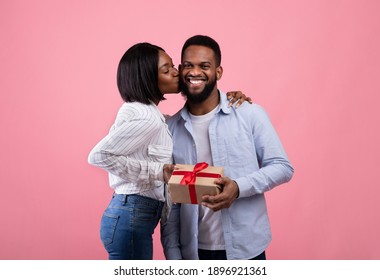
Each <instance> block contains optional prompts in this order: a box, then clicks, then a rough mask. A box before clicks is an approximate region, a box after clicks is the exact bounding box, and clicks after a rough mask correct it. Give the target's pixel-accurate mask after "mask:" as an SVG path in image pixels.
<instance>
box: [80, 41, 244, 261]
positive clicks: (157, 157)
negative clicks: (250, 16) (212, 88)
mask: <svg viewBox="0 0 380 280" xmlns="http://www.w3.org/2000/svg"><path fill="white" fill-rule="evenodd" d="M178 82H179V77H178V70H177V69H176V68H175V67H174V65H173V62H172V59H171V58H170V57H169V56H168V54H167V53H166V52H165V51H164V50H163V49H162V48H160V47H158V46H155V45H152V44H149V43H139V44H136V45H134V46H132V47H131V48H130V49H128V50H127V51H126V53H125V54H124V55H123V57H122V58H121V60H120V63H119V66H118V71H117V85H118V88H119V92H120V95H121V97H122V98H123V100H124V101H125V102H124V103H123V105H122V106H121V108H120V109H119V112H118V114H117V117H116V120H115V123H114V124H113V126H112V127H111V129H110V132H109V133H108V135H107V136H105V137H104V138H103V139H102V140H101V141H100V142H99V143H98V144H97V145H96V146H95V147H94V148H93V150H92V151H91V152H90V155H89V158H88V161H89V163H90V164H92V165H95V166H97V167H100V168H102V169H104V170H106V171H107V172H108V173H109V182H110V186H111V188H113V189H114V194H113V197H112V200H111V202H110V204H109V206H108V207H107V209H106V210H105V212H104V214H103V217H102V220H101V228H100V235H101V239H102V242H103V245H104V247H105V248H106V250H107V252H108V254H109V259H152V258H153V239H152V235H153V232H154V229H155V227H156V226H157V224H158V222H159V219H160V217H161V212H162V208H163V206H164V202H165V189H164V186H165V183H166V182H167V181H168V180H169V177H170V175H171V172H172V171H173V168H174V166H173V165H172V164H171V155H172V145H173V143H172V140H171V135H170V132H169V130H168V128H167V126H166V124H165V118H164V116H163V115H162V113H161V112H160V111H159V109H158V107H157V105H158V103H159V102H160V101H161V100H164V99H165V98H164V94H169V93H178V92H179V86H178ZM231 94H234V93H231ZM240 97H242V98H240ZM239 99H240V100H239ZM236 100H239V102H238V103H242V102H243V101H244V100H245V96H244V95H242V94H241V93H240V92H238V93H235V97H234V98H232V100H231V104H232V103H233V102H235V101H236Z"/></svg>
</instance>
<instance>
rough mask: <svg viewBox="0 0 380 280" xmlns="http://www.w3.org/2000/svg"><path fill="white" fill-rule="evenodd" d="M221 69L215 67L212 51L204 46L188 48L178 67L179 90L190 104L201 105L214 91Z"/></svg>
mask: <svg viewBox="0 0 380 280" xmlns="http://www.w3.org/2000/svg"><path fill="white" fill-rule="evenodd" d="M221 75H222V68H221V67H220V66H217V65H216V61H215V55H214V52H213V50H212V49H210V48H207V47H204V46H195V45H193V46H189V47H188V48H187V49H186V50H185V52H184V54H183V58H182V65H181V66H180V76H181V77H180V88H181V89H182V93H183V94H184V95H185V96H186V97H187V99H188V100H189V101H190V102H193V103H201V102H203V101H204V100H206V99H207V98H208V97H209V96H210V95H211V93H212V91H213V90H214V89H216V81H217V80H219V79H220V77H221Z"/></svg>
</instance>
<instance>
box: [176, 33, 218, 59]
mask: <svg viewBox="0 0 380 280" xmlns="http://www.w3.org/2000/svg"><path fill="white" fill-rule="evenodd" d="M194 45H195V46H203V47H208V48H210V49H212V50H213V51H214V55H215V61H216V66H220V63H221V61H222V54H221V52H220V47H219V44H218V43H217V42H216V41H215V40H214V39H212V38H211V37H209V36H205V35H195V36H193V37H191V38H189V39H187V40H186V42H185V44H184V45H183V47H182V52H181V61H182V59H183V55H184V53H185V50H186V49H187V48H188V47H190V46H194Z"/></svg>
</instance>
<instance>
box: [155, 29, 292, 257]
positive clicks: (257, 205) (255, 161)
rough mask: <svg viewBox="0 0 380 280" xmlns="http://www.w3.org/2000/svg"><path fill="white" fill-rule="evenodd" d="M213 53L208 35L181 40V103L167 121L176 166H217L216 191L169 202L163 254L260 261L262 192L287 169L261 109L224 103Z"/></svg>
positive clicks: (265, 237) (265, 228) (264, 242)
mask: <svg viewBox="0 0 380 280" xmlns="http://www.w3.org/2000/svg"><path fill="white" fill-rule="evenodd" d="M222 74H223V68H222V66H221V53H220V48H219V45H218V43H217V42H215V41H214V40H213V39H212V38H210V37H208V36H201V35H197V36H194V37H191V38H190V39H188V40H187V41H186V42H185V44H184V46H183V48H182V53H181V65H180V83H181V88H182V90H183V94H184V95H185V96H186V98H187V101H186V104H185V106H184V108H182V110H180V111H179V112H178V113H177V114H175V115H174V116H172V117H171V118H170V120H169V121H168V125H169V129H170V131H171V133H172V137H173V146H174V150H173V159H174V163H176V164H196V163H197V162H207V163H208V164H210V165H214V166H223V167H224V173H225V176H226V177H223V178H221V179H218V180H217V183H218V184H220V185H222V186H223V191H222V192H221V193H220V194H219V195H216V196H204V197H203V202H202V204H201V205H193V204H175V205H173V206H172V209H171V213H170V216H169V219H168V221H167V222H166V223H165V224H162V225H161V229H162V244H163V247H164V253H165V256H166V258H167V259H265V258H266V257H265V249H266V248H267V246H268V245H269V242H270V241H271V232H270V226H269V220H268V213H267V208H266V202H265V197H264V192H266V191H269V190H271V189H272V188H274V187H276V186H278V185H280V184H283V183H286V182H288V181H289V180H290V179H291V178H292V175H293V168H292V166H291V165H290V162H289V160H288V159H287V156H286V153H285V151H284V149H283V147H282V144H281V142H280V140H279V138H278V136H277V134H276V132H275V130H274V128H273V126H272V124H271V122H270V120H269V118H268V116H267V114H266V113H265V111H264V110H263V108H262V107H260V106H259V105H257V104H253V105H251V104H248V103H247V102H245V103H243V104H242V105H241V106H240V107H239V110H236V109H235V108H232V107H228V101H227V99H226V97H225V95H224V94H222V92H220V91H219V90H218V87H217V81H218V80H220V79H221V77H222Z"/></svg>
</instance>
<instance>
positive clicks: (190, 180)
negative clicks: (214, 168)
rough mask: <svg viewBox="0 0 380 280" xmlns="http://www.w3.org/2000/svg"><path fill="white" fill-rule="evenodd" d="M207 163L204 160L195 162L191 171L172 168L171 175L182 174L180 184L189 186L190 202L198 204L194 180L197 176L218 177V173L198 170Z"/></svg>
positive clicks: (203, 167) (206, 165)
mask: <svg viewBox="0 0 380 280" xmlns="http://www.w3.org/2000/svg"><path fill="white" fill-rule="evenodd" d="M207 167H208V164H207V163H206V162H199V163H197V164H196V165H195V166H194V168H193V171H180V170H174V171H173V174H172V175H183V178H182V180H181V182H180V184H181V185H185V186H187V185H188V186H189V194H190V201H191V203H192V204H198V200H197V192H196V190H195V181H196V178H197V177H202V178H220V177H222V176H221V175H220V174H215V173H207V172H200V171H202V170H203V169H206V168H207Z"/></svg>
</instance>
